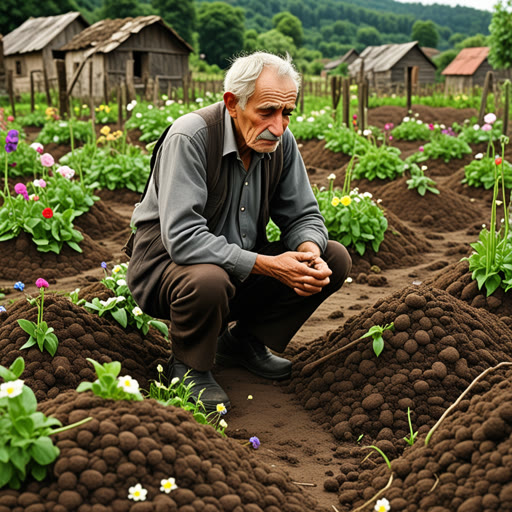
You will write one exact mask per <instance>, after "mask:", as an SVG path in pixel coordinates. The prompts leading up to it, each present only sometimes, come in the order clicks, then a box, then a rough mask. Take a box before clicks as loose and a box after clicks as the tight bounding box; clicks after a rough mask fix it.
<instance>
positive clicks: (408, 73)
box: [404, 66, 412, 112]
mask: <svg viewBox="0 0 512 512" xmlns="http://www.w3.org/2000/svg"><path fill="white" fill-rule="evenodd" d="M404 75H405V76H404V83H405V94H406V108H407V112H409V111H410V110H411V107H412V67H410V66H407V67H406V68H405V73H404Z"/></svg>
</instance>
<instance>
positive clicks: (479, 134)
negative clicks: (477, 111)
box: [453, 117, 503, 144]
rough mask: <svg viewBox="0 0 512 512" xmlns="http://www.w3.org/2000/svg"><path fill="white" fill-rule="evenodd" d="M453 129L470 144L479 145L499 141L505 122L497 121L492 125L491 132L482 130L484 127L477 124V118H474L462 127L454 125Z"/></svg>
mask: <svg viewBox="0 0 512 512" xmlns="http://www.w3.org/2000/svg"><path fill="white" fill-rule="evenodd" d="M453 129H454V130H455V131H457V132H460V135H459V137H461V138H462V139H464V140H465V141H466V142H467V143H468V144H479V143H481V142H489V141H494V140H499V138H500V135H501V134H502V132H503V121H501V120H497V121H496V122H494V123H492V129H491V130H489V131H485V130H482V127H481V126H480V125H479V124H478V123H477V119H476V117H472V118H471V119H470V120H467V122H464V124H463V125H462V126H460V125H458V124H457V123H454V125H453Z"/></svg>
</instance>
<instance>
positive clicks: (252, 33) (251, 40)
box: [244, 28, 258, 53]
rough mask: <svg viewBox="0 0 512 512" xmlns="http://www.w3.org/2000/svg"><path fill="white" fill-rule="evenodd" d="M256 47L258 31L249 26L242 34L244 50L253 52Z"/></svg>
mask: <svg viewBox="0 0 512 512" xmlns="http://www.w3.org/2000/svg"><path fill="white" fill-rule="evenodd" d="M257 49H258V32H257V31H256V30H254V29H253V28H251V29H250V30H246V31H245V34H244V52H247V53H253V52H255V51H256V50H257Z"/></svg>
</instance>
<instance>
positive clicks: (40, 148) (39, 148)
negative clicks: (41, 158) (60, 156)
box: [30, 142, 44, 153]
mask: <svg viewBox="0 0 512 512" xmlns="http://www.w3.org/2000/svg"><path fill="white" fill-rule="evenodd" d="M30 147H31V148H32V149H33V150H35V151H37V152H38V153H42V152H43V149H44V146H43V145H42V144H41V143H40V142H32V144H30Z"/></svg>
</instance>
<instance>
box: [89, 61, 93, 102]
mask: <svg viewBox="0 0 512 512" xmlns="http://www.w3.org/2000/svg"><path fill="white" fill-rule="evenodd" d="M93 93H94V76H93V66H92V59H91V61H90V62H89V98H92V97H93Z"/></svg>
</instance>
